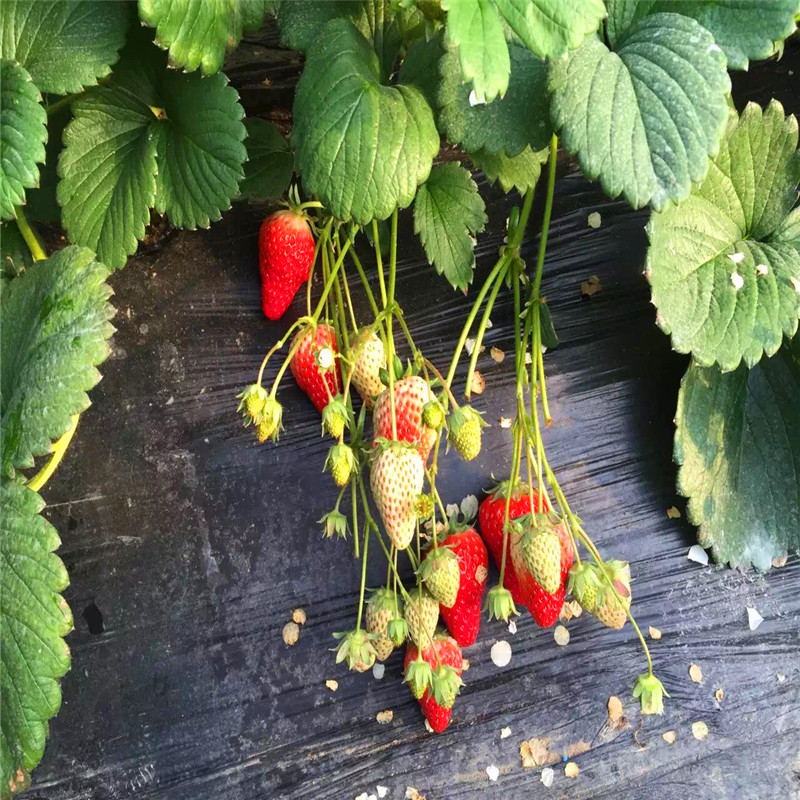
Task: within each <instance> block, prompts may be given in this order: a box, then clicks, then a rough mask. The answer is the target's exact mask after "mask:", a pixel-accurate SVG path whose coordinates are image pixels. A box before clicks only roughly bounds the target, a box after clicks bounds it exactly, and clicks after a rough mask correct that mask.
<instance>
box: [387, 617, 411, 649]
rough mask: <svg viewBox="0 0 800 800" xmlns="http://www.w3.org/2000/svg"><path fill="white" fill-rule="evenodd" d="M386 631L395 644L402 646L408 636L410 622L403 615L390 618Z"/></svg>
mask: <svg viewBox="0 0 800 800" xmlns="http://www.w3.org/2000/svg"><path fill="white" fill-rule="evenodd" d="M386 633H387V635H388V636H389V638H390V639H391V640H392V642H393V643H394V645H395V646H396V647H400V645H401V644H403V642H404V641H405V640H406V639H407V638H408V624H407V623H406V621H405V619H403V617H395V618H394V619H390V620H389V624H388V625H387V626H386Z"/></svg>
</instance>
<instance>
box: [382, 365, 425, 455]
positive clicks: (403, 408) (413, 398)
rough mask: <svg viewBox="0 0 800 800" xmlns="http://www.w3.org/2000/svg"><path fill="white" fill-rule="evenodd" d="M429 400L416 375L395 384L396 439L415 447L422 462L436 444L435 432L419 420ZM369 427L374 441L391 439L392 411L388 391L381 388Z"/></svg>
mask: <svg viewBox="0 0 800 800" xmlns="http://www.w3.org/2000/svg"><path fill="white" fill-rule="evenodd" d="M430 399H431V390H430V388H429V386H428V384H427V383H426V382H425V380H424V379H423V378H421V377H420V376H419V375H409V376H408V377H406V378H401V379H400V380H399V381H395V384H394V408H395V424H396V426H397V439H399V440H400V441H402V442H410V443H411V444H413V445H415V446H416V448H417V450H419V454H420V455H421V456H422V458H423V460H425V461H427V459H428V455H429V453H430V452H431V448H432V447H433V445H434V444H435V442H436V431H435V430H434V429H433V428H429V427H427V426H426V425H425V424H424V423H423V421H422V409H423V407H424V406H425V404H426V403H427V402H428V401H429V400H430ZM373 428H374V434H375V438H376V439H377V438H378V437H383V438H385V439H393V438H395V437H393V436H392V408H391V403H390V402H389V390H388V389H384V390H383V392H382V393H381V395H380V396H379V397H378V399H377V401H376V402H375V412H374V415H373Z"/></svg>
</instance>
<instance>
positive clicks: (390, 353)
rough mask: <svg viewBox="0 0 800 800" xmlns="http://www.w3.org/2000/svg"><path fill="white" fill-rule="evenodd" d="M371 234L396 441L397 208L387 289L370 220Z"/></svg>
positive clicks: (393, 223) (375, 233)
mask: <svg viewBox="0 0 800 800" xmlns="http://www.w3.org/2000/svg"><path fill="white" fill-rule="evenodd" d="M372 225H373V228H372V230H373V236H374V237H375V254H376V257H377V259H378V276H379V277H380V279H381V296H382V297H383V307H384V309H385V310H386V311H387V316H386V345H387V351H386V364H387V367H388V369H387V370H386V371H387V373H388V376H389V410H390V412H391V419H392V439H393V440H394V441H397V412H396V410H395V407H394V379H395V375H394V336H393V335H392V312H393V310H394V286H395V277H396V272H397V209H396V208H395V210H394V211H393V212H392V234H391V239H390V243H389V290H388V293H387V291H386V289H385V288H384V285H383V262H382V261H381V256H380V241H379V239H378V224H377V223H376V222H375V220H373V221H372Z"/></svg>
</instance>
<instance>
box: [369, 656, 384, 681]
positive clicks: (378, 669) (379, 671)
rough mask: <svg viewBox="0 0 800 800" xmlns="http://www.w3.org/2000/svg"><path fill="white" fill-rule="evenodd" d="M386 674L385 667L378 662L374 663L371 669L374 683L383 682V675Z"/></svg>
mask: <svg viewBox="0 0 800 800" xmlns="http://www.w3.org/2000/svg"><path fill="white" fill-rule="evenodd" d="M385 672H386V665H385V664H381V663H380V661H376V662H375V664H374V665H373V667H372V677H373V678H375V680H376V681H380V680H383V674H384V673H385Z"/></svg>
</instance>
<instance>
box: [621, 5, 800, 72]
mask: <svg viewBox="0 0 800 800" xmlns="http://www.w3.org/2000/svg"><path fill="white" fill-rule="evenodd" d="M607 5H608V34H609V39H610V41H611V43H612V45H614V46H615V44H616V42H617V40H618V39H619V38H621V37H622V36H623V35H624V34H625V32H626V31H627V29H628V28H629V27H630V26H631V25H632V24H634V23H635V22H636V21H637V20H639V19H641V18H642V17H644V16H646V15H648V14H653V13H659V12H668V13H675V14H683V15H684V16H687V17H692V18H693V19H696V20H697V21H698V22H699V23H700V24H701V25H702V26H703V27H704V28H705V29H706V30H708V31H710V32H711V35H712V36H713V37H714V41H715V42H716V43H717V45H718V46H719V47H721V48H722V50H723V51H724V53H725V55H726V56H727V58H728V68H729V69H747V68H748V66H749V62H750V60H751V59H761V58H769V57H770V56H771V55H774V53H775V52H776V44H777V43H779V42H782V41H783V40H784V39H786V38H787V37H788V36H790V35H791V34H792V31H794V26H795V23H794V17H795V15H796V14H797V9H798V4H797V0H769V2H765V1H764V0H704V2H701V3H698V2H686V1H685V0H607Z"/></svg>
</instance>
